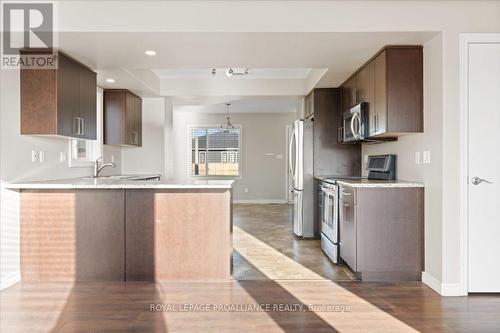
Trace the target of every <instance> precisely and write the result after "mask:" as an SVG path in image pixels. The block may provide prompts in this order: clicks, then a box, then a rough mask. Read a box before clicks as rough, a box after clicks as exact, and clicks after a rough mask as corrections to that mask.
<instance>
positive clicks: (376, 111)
mask: <svg viewBox="0 0 500 333" xmlns="http://www.w3.org/2000/svg"><path fill="white" fill-rule="evenodd" d="M373 63H374V67H375V68H374V73H375V96H374V97H375V101H374V106H373V108H371V110H370V135H377V134H382V133H385V132H387V67H386V66H387V62H386V51H383V52H382V53H380V54H379V55H378V56H377V57H376V58H375V60H374V61H373Z"/></svg>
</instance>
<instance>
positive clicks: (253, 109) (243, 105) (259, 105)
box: [174, 97, 299, 114]
mask: <svg viewBox="0 0 500 333" xmlns="http://www.w3.org/2000/svg"><path fill="white" fill-rule="evenodd" d="M298 102H299V100H298V98H297V97H295V98H294V97H273V98H262V97H253V98H238V97H236V98H230V97H228V98H224V99H223V101H222V102H220V101H219V102H216V103H207V105H176V106H174V111H179V112H202V113H226V110H227V107H226V104H225V103H231V105H230V106H229V112H230V113H231V114H233V113H291V112H293V113H295V112H296V109H297V103H298Z"/></svg>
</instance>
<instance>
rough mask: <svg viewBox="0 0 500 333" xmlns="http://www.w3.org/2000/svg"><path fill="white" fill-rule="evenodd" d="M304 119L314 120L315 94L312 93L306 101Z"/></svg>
mask: <svg viewBox="0 0 500 333" xmlns="http://www.w3.org/2000/svg"><path fill="white" fill-rule="evenodd" d="M304 118H306V119H309V118H314V94H313V92H311V93H310V94H309V95H307V96H306V97H305V99H304Z"/></svg>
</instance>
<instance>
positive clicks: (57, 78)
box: [20, 50, 97, 140]
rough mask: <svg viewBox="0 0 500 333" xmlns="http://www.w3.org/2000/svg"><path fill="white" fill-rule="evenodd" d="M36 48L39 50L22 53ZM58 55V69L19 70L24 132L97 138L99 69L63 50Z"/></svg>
mask: <svg viewBox="0 0 500 333" xmlns="http://www.w3.org/2000/svg"><path fill="white" fill-rule="evenodd" d="M33 52H36V53H37V54H39V53H40V51H39V50H36V51H35V50H23V51H21V54H29V53H33ZM45 52H46V53H49V52H48V51H45ZM50 53H51V52H50ZM55 56H56V61H57V67H56V69H33V68H30V69H21V70H20V82H21V134H32V135H62V136H68V137H75V138H81V139H89V140H95V139H96V126H97V125H96V112H97V81H96V73H94V72H93V71H92V70H90V69H89V68H87V67H86V66H84V65H83V64H81V63H79V62H78V61H76V60H74V59H72V58H70V57H68V56H67V55H65V54H63V53H61V52H56V54H55Z"/></svg>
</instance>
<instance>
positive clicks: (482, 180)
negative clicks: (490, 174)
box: [471, 177, 493, 185]
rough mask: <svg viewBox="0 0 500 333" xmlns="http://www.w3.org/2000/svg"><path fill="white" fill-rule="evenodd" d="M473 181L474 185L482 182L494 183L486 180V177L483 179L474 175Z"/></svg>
mask: <svg viewBox="0 0 500 333" xmlns="http://www.w3.org/2000/svg"><path fill="white" fill-rule="evenodd" d="M471 181H472V184H473V185H479V184H481V183H488V184H493V183H492V182H490V181H489V180H486V179H483V178H479V177H472V179H471Z"/></svg>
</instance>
